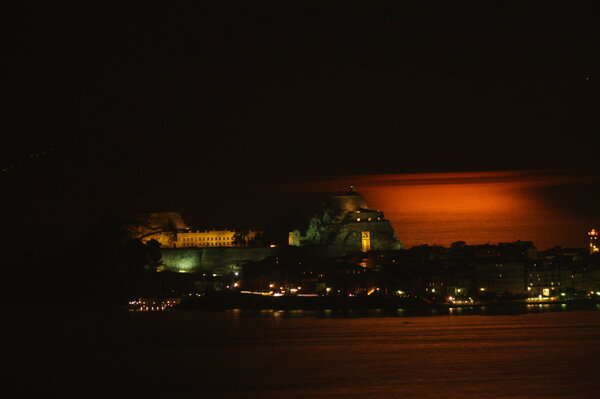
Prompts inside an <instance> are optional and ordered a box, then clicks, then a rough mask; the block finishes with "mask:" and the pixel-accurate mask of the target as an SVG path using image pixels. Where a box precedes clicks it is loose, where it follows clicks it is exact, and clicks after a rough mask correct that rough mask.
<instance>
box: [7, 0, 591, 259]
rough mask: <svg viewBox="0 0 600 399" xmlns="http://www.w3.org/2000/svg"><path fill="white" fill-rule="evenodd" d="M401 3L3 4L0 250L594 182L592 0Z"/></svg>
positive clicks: (552, 196)
mask: <svg viewBox="0 0 600 399" xmlns="http://www.w3.org/2000/svg"><path fill="white" fill-rule="evenodd" d="M6 3H8V4H6ZM403 3H405V2H391V1H390V2H377V3H376V4H371V2H363V3H362V4H361V5H359V6H354V5H351V4H338V5H335V6H323V4H319V3H318V2H317V3H314V4H309V3H307V2H295V3H290V2H282V3H280V4H279V5H278V6H270V7H266V6H259V5H257V4H255V3H254V2H252V3H248V4H246V5H245V6H243V7H239V5H237V4H226V5H223V6H222V7H217V6H212V5H205V4H204V2H199V3H198V4H195V3H194V4H188V3H177V4H170V3H169V4H166V3H165V4H162V5H160V6H159V5H151V4H149V2H128V3H127V5H123V4H119V5H107V4H105V3H98V4H101V5H98V6H92V5H90V4H88V2H77V3H75V4H69V5H67V4H65V3H63V5H60V6H59V5H56V4H50V3H45V2H44V3H40V4H35V5H32V4H29V5H28V4H27V2H16V1H11V2H4V3H3V5H2V6H1V7H2V12H1V15H2V23H1V25H2V39H3V40H2V42H3V46H2V48H3V54H4V56H3V57H2V58H3V62H2V90H1V94H0V95H1V98H2V109H3V114H4V115H3V118H2V122H1V123H2V133H3V134H2V138H3V140H2V146H1V147H0V149H1V163H0V168H1V169H2V172H1V173H0V176H1V180H0V182H1V184H2V193H3V194H2V196H3V197H4V198H3V201H6V205H5V207H4V226H5V228H4V229H3V230H4V232H3V244H4V245H7V246H12V247H14V246H15V245H17V247H19V248H21V247H23V246H22V244H23V243H24V242H26V241H27V242H29V244H28V245H29V246H27V250H33V249H35V248H37V246H38V244H37V243H38V242H39V240H41V239H42V238H43V237H45V239H44V240H45V241H48V242H51V243H53V244H54V243H59V242H61V243H65V242H68V241H69V239H70V238H71V237H75V236H77V235H78V234H79V233H78V232H79V231H81V230H82V229H85V228H89V227H91V226H92V225H93V224H94V223H95V222H96V221H97V220H98V218H99V217H100V216H101V215H103V214H106V213H110V212H131V211H133V212H139V211H161V210H174V211H181V212H182V213H183V215H184V217H185V219H186V220H188V222H189V223H190V224H192V225H194V226H198V227H201V228H202V227H211V226H216V227H235V226H234V225H235V224H236V223H237V224H244V223H257V222H259V221H266V219H268V218H269V217H272V216H273V215H274V214H276V213H277V212H285V211H287V210H289V208H290V207H298V206H300V205H302V204H301V202H302V201H304V199H303V200H302V201H300V199H299V198H298V197H295V198H294V199H290V198H286V196H285V193H284V192H282V191H281V190H278V189H274V188H273V187H280V185H281V184H282V183H289V182H294V181H304V180H311V179H323V178H327V177H331V176H340V175H343V176H347V175H355V174H360V175H365V174H400V173H430V172H459V171H494V170H528V169H551V170H557V169H559V170H569V171H583V172H585V173H588V174H589V173H592V174H594V173H597V172H598V166H597V158H598V150H597V143H598V126H599V124H598V109H600V108H599V105H600V104H599V101H598V81H599V79H600V78H599V77H598V76H597V71H598V60H599V56H598V49H599V48H600V46H599V43H598V38H599V37H600V32H598V30H599V29H598V26H599V25H598V22H597V19H596V18H595V16H594V13H593V12H592V11H593V9H592V2H591V1H589V2H586V1H582V2H576V3H575V4H573V3H572V2H561V3H559V4H560V5H553V4H552V3H548V2H532V3H533V4H530V3H529V2H527V4H525V2H521V1H513V2H510V1H506V2H499V4H501V5H491V4H490V3H489V2H476V3H472V4H469V5H467V4H466V2H465V3H463V2H440V4H437V3H434V2H427V5H421V6H407V5H405V4H403ZM419 3H421V2H419ZM415 4H416V2H415ZM587 188H589V192H588V191H587V189H586V190H582V189H581V187H579V189H578V190H579V191H578V192H579V193H581V194H582V195H588V196H589V198H591V200H590V201H588V202H585V206H588V205H587V204H589V203H595V204H597V203H598V198H599V195H598V191H599V190H598V186H597V185H591V186H589V187H587ZM565 190H566V189H565ZM558 191H559V192H552V193H550V194H548V198H549V199H552V200H553V201H555V202H556V201H558V202H560V198H562V196H564V193H561V192H560V190H558ZM557 199H558V200H557ZM571 202H572V201H571ZM299 203H300V204H299ZM577 204H581V202H577ZM306 205H307V207H308V209H309V210H310V209H311V207H313V208H314V207H315V206H316V205H318V203H310V204H306ZM569 206H575V205H573V204H570V205H569ZM596 207H597V205H596ZM594 215H598V213H597V211H596V213H594ZM19 245H20V246H19Z"/></svg>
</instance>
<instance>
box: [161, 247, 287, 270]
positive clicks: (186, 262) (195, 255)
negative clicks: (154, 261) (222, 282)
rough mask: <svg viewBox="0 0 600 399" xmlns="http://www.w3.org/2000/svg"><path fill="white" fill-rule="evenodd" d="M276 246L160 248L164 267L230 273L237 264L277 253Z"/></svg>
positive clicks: (237, 266)
mask: <svg viewBox="0 0 600 399" xmlns="http://www.w3.org/2000/svg"><path fill="white" fill-rule="evenodd" d="M277 250H278V248H254V247H230V248H226V247H218V248H210V247H209V248H162V249H161V255H162V260H163V263H164V265H165V267H166V268H167V269H168V270H170V271H175V272H185V273H202V272H211V273H230V272H232V271H236V270H238V269H239V266H241V265H243V264H245V263H248V262H255V261H258V260H261V259H264V258H267V257H269V256H272V255H274V254H276V253H277Z"/></svg>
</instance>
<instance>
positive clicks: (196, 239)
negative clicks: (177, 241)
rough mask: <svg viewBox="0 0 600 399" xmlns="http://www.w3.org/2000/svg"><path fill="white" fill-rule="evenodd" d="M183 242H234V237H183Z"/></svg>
mask: <svg viewBox="0 0 600 399" xmlns="http://www.w3.org/2000/svg"><path fill="white" fill-rule="evenodd" d="M181 240H182V241H233V237H182V239H181Z"/></svg>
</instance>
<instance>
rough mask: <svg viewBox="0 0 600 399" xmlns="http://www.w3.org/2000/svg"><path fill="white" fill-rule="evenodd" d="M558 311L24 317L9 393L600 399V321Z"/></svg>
mask: <svg viewBox="0 0 600 399" xmlns="http://www.w3.org/2000/svg"><path fill="white" fill-rule="evenodd" d="M569 306H570V305H567V307H569ZM561 307H562V305H558V306H554V305H548V306H544V305H542V306H541V307H540V306H539V305H534V306H533V307H531V308H528V307H525V309H526V313H522V314H510V315H494V314H492V313H493V311H492V308H493V307H487V308H486V312H487V313H486V314H485V315H482V314H469V315H468V316H467V315H464V316H458V315H448V314H442V312H441V311H438V312H437V313H438V315H437V316H435V317H432V316H431V314H430V315H429V317H416V316H410V312H411V310H410V309H396V310H391V311H389V312H388V311H386V310H385V309H381V310H375V311H372V312H370V313H369V312H367V311H359V310H354V311H352V312H350V311H347V312H346V313H344V312H340V311H335V310H330V311H321V312H317V313H315V312H310V311H276V310H273V311H264V312H253V313H252V312H247V311H244V310H238V311H230V312H193V311H189V312H166V313H141V312H134V313H128V314H127V315H126V316H124V317H120V318H106V317H105V318H100V319H99V318H98V317H71V318H65V319H62V320H54V321H53V322H52V323H49V322H48V321H47V320H46V321H44V322H43V323H39V324H38V320H37V319H35V318H24V319H23V320H21V326H22V327H23V331H20V334H19V335H18V336H15V338H14V340H13V341H11V346H12V347H16V348H19V351H20V357H19V358H18V359H19V361H20V363H19V362H16V363H12V365H13V367H12V370H16V371H17V372H15V373H14V375H13V376H11V378H10V379H9V381H10V382H11V383H14V384H16V385H18V387H19V389H20V392H32V393H34V394H35V393H38V394H39V393H48V392H51V393H60V394H61V395H62V396H69V397H88V396H93V397H101V398H104V397H106V398H116V397H144V398H155V397H156V398H166V397H168V398H196V397H202V398H234V397H235V398H256V397H260V398H281V397H285V398H303V399H306V398H340V397H344V398H364V397H369V398H390V397H402V398H438V397H443V398H464V397H469V398H509V397H510V398H545V399H548V398H565V397H569V398H570V397H595V396H596V394H597V392H598V390H599V389H600V379H598V370H600V312H598V311H596V310H593V311H560V309H561ZM458 309H459V308H455V309H454V310H453V311H455V312H458ZM460 309H462V312H463V314H465V313H468V311H469V308H468V307H462V308H460ZM480 310H481V309H480ZM364 314H367V316H364ZM390 316H391V317H390ZM398 316H400V317H398ZM42 326H43V327H45V328H44V329H42V328H41V327H42ZM25 327H26V328H25ZM39 331H43V332H44V333H43V334H39V333H38V332H39ZM20 368H23V370H21V369H20ZM21 371H22V372H21Z"/></svg>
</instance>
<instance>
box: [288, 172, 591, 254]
mask: <svg viewBox="0 0 600 399" xmlns="http://www.w3.org/2000/svg"><path fill="white" fill-rule="evenodd" d="M581 179H582V177H579V176H569V175H566V174H561V173H559V172H555V171H505V172H461V173H426V174H395V175H371V176H369V175H363V176H347V177H340V178H337V179H335V180H331V181H320V182H311V183H305V184H302V185H298V186H296V188H299V189H301V190H304V191H322V192H331V193H334V192H335V193H337V192H341V191H343V189H344V188H345V187H349V186H350V185H354V186H356V190H357V192H359V193H360V194H361V195H363V196H364V198H365V200H366V202H367V204H368V205H369V207H370V208H373V209H378V210H381V211H383V212H384V213H385V216H386V218H387V219H388V220H390V222H391V223H392V225H393V226H394V229H395V231H396V235H397V236H398V238H399V239H400V241H402V242H403V243H404V245H405V247H406V248H409V247H411V246H414V245H422V244H429V245H433V244H438V245H446V246H447V245H449V244H451V243H452V242H454V241H466V242H467V243H469V244H482V243H498V242H512V241H516V240H523V241H534V244H536V245H537V246H538V248H541V249H545V248H548V247H551V246H554V245H559V244H562V245H565V244H566V243H565V242H564V241H565V238H564V237H565V234H566V233H565V227H564V226H565V225H566V224H567V223H570V222H571V220H569V218H570V217H572V216H570V215H568V214H567V213H566V212H562V210H560V209H557V208H556V207H552V206H550V205H549V204H548V203H546V201H544V199H543V198H542V197H541V196H540V195H538V194H537V192H536V189H538V188H543V187H545V186H556V185H560V184H566V183H572V182H574V181H581ZM576 222H577V223H578V224H581V223H582V221H579V220H577V221H576ZM584 226H585V225H582V226H581V227H579V225H578V226H576V227H577V229H582V230H579V231H580V233H579V234H580V235H582V233H581V232H583V231H586V230H588V229H587V228H585V227H584ZM573 228H574V227H573ZM582 244H583V243H582Z"/></svg>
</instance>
